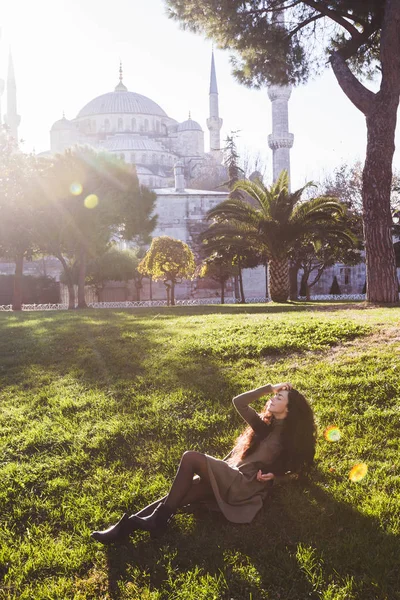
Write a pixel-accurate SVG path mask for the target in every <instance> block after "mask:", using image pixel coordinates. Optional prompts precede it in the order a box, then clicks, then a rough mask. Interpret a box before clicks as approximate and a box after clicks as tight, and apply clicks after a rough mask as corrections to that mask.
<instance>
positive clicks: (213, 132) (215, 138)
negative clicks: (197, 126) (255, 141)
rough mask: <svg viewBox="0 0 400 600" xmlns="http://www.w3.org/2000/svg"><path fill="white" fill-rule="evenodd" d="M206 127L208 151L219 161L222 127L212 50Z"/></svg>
mask: <svg viewBox="0 0 400 600" xmlns="http://www.w3.org/2000/svg"><path fill="white" fill-rule="evenodd" d="M207 127H208V129H209V131H210V152H211V154H212V155H213V156H214V157H215V159H216V160H217V161H218V162H221V140H220V131H221V127H222V119H220V118H219V109H218V87H217V76H216V75H215V63H214V50H213V51H212V54H211V76H210V117H209V118H208V119H207Z"/></svg>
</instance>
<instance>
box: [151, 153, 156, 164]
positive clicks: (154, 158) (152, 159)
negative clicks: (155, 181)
mask: <svg viewBox="0 0 400 600" xmlns="http://www.w3.org/2000/svg"><path fill="white" fill-rule="evenodd" d="M151 162H152V163H153V165H155V164H156V163H157V156H156V155H155V154H153V155H152V157H151Z"/></svg>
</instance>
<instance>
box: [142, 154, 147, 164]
mask: <svg viewBox="0 0 400 600" xmlns="http://www.w3.org/2000/svg"><path fill="white" fill-rule="evenodd" d="M145 162H146V155H145V154H142V163H145Z"/></svg>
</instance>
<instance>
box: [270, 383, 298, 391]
mask: <svg viewBox="0 0 400 600" xmlns="http://www.w3.org/2000/svg"><path fill="white" fill-rule="evenodd" d="M292 387H293V386H292V384H291V383H289V382H286V383H275V384H274V385H271V388H272V391H273V392H274V394H276V393H277V392H279V390H286V391H289V390H291V389H292Z"/></svg>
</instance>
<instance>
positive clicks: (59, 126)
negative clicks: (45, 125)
mask: <svg viewBox="0 0 400 600" xmlns="http://www.w3.org/2000/svg"><path fill="white" fill-rule="evenodd" d="M69 129H73V130H74V131H75V130H76V127H75V125H74V124H73V122H72V121H68V119H66V118H65V117H63V118H62V119H59V120H58V121H56V122H55V123H53V125H52V127H51V130H50V131H66V130H69Z"/></svg>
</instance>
